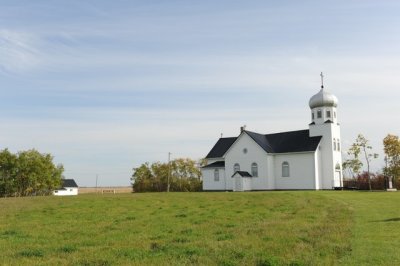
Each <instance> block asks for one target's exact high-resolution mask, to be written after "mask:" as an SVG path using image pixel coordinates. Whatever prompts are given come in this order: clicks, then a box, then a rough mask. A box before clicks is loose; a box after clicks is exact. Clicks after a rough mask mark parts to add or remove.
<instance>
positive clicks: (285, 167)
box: [282, 161, 290, 177]
mask: <svg viewBox="0 0 400 266" xmlns="http://www.w3.org/2000/svg"><path fill="white" fill-rule="evenodd" d="M285 169H287V173H286V172H285ZM282 177H290V164H289V162H287V161H284V162H282Z"/></svg>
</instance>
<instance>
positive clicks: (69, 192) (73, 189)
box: [53, 179, 78, 196]
mask: <svg viewBox="0 0 400 266" xmlns="http://www.w3.org/2000/svg"><path fill="white" fill-rule="evenodd" d="M53 195H54V196H75V195H78V185H77V184H76V182H75V180H73V179H63V180H62V184H61V188H59V189H57V190H54V192H53Z"/></svg>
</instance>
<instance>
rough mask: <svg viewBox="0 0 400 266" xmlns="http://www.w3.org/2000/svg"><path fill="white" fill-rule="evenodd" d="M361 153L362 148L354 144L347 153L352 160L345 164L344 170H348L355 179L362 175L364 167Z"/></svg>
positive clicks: (346, 161)
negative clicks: (361, 171)
mask: <svg viewBox="0 0 400 266" xmlns="http://www.w3.org/2000/svg"><path fill="white" fill-rule="evenodd" d="M360 152H361V148H360V147H359V146H358V145H356V144H355V143H353V144H352V145H351V147H350V149H349V150H348V151H347V154H348V155H349V156H351V157H350V159H347V160H345V161H344V162H343V169H347V170H348V171H349V172H350V174H351V176H352V177H353V178H354V177H355V176H356V175H358V174H359V173H360V170H361V167H362V166H363V163H362V162H361V161H360Z"/></svg>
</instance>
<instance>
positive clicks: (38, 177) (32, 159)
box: [0, 149, 64, 197]
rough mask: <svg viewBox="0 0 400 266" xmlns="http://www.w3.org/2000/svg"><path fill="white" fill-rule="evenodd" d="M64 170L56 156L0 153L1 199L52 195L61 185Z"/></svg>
mask: <svg viewBox="0 0 400 266" xmlns="http://www.w3.org/2000/svg"><path fill="white" fill-rule="evenodd" d="M63 171H64V167H63V166H62V165H61V164H60V165H55V164H54V163H53V156H52V155H51V154H47V153H43V154H42V153H40V152H38V151H37V150H35V149H32V150H27V151H20V152H18V153H11V152H10V151H9V150H8V149H4V150H1V151H0V196H1V197H10V196H15V197H21V196H32V195H49V194H51V193H52V191H53V190H55V189H57V188H59V187H60V185H61V178H62V173H63Z"/></svg>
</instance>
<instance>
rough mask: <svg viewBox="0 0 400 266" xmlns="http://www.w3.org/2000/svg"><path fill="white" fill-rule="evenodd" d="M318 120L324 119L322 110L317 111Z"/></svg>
mask: <svg viewBox="0 0 400 266" xmlns="http://www.w3.org/2000/svg"><path fill="white" fill-rule="evenodd" d="M317 118H322V111H321V109H319V110H318V111H317Z"/></svg>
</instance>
